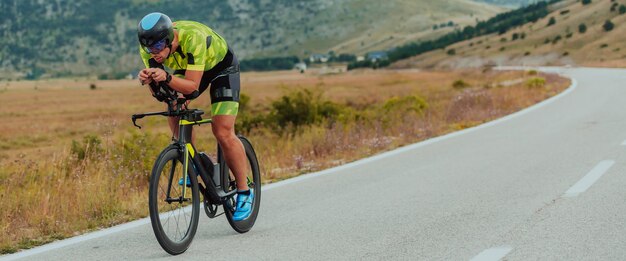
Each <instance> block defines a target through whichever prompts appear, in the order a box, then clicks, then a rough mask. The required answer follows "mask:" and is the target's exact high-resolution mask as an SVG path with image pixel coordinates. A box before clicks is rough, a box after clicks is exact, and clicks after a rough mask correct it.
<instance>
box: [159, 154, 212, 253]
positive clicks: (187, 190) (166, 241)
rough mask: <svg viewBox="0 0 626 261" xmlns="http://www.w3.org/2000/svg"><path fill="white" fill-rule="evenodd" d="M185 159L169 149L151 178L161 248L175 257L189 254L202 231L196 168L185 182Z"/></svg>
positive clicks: (162, 156)
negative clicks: (198, 233) (191, 246)
mask: <svg viewBox="0 0 626 261" xmlns="http://www.w3.org/2000/svg"><path fill="white" fill-rule="evenodd" d="M184 163H185V161H184V157H183V156H182V153H181V152H180V151H179V150H178V149H177V148H173V147H170V148H169V149H166V150H165V151H164V152H163V153H161V155H160V156H159V159H158V160H157V162H156V163H155V164H154V168H153V169H152V177H151V178H150V196H149V208H150V221H151V222H152V229H153V230H154V235H155V236H156V238H157V241H158V242H159V244H160V245H161V247H162V248H163V249H164V250H165V251H166V252H168V253H170V254H172V255H178V254H181V253H183V252H185V251H186V250H187V248H189V245H190V244H191V241H192V240H193V237H194V235H195V234H196V229H197V228H198V217H199V214H200V197H199V194H198V181H197V178H196V174H195V172H194V170H193V167H192V166H191V163H190V165H189V166H188V170H187V173H188V175H187V176H188V177H189V180H188V181H186V182H185V181H183V176H184V175H183V174H184V169H185V166H184Z"/></svg>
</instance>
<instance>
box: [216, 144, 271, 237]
mask: <svg viewBox="0 0 626 261" xmlns="http://www.w3.org/2000/svg"><path fill="white" fill-rule="evenodd" d="M239 139H240V140H241V143H243V147H244V149H245V152H246V159H247V161H246V162H247V163H248V173H247V182H248V187H250V189H253V190H254V200H253V202H252V213H251V214H250V217H248V218H247V219H244V220H241V221H235V220H233V213H234V212H235V207H236V205H235V198H234V197H233V198H230V199H228V202H226V203H225V204H224V213H226V219H227V220H228V223H229V224H230V226H231V227H232V228H233V229H234V230H235V231H237V232H239V233H246V232H248V231H249V230H250V229H251V228H252V226H254V222H255V221H256V217H257V215H258V214H259V207H260V204H261V172H260V170H259V161H258V160H257V157H256V153H255V152H254V148H252V144H251V143H250V141H248V139H246V138H245V137H243V136H239ZM220 154H221V153H220ZM220 156H221V155H220ZM220 158H221V159H220V163H221V164H222V166H223V168H222V173H221V175H222V182H223V184H222V187H223V188H225V189H224V190H225V191H226V192H228V191H232V190H236V189H237V186H236V184H235V176H234V175H233V173H232V171H230V169H229V168H228V166H227V165H226V163H225V162H224V158H223V157H220Z"/></svg>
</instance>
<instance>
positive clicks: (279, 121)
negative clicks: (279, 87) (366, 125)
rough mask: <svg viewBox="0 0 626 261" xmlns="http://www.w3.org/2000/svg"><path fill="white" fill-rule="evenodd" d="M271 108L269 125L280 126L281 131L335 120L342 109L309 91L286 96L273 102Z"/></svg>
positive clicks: (319, 93) (320, 95)
mask: <svg viewBox="0 0 626 261" xmlns="http://www.w3.org/2000/svg"><path fill="white" fill-rule="evenodd" d="M271 106H272V108H271V111H270V114H269V115H268V119H267V121H269V122H268V124H270V125H272V126H279V127H280V129H281V130H285V129H286V128H288V127H289V126H291V127H293V128H294V129H297V128H298V127H300V126H304V125H310V124H313V123H319V122H321V121H322V120H324V119H335V117H336V116H337V115H338V114H339V112H340V111H341V109H342V108H341V106H340V105H338V104H335V103H333V102H331V101H326V100H323V99H322V93H321V92H314V91H311V90H309V89H305V90H302V91H296V92H292V93H289V94H287V95H284V96H282V97H281V98H280V99H278V100H276V101H274V102H272V105H271Z"/></svg>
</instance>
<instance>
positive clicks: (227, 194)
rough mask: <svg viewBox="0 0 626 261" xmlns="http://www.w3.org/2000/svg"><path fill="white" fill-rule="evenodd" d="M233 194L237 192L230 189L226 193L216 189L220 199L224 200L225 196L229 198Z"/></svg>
mask: <svg viewBox="0 0 626 261" xmlns="http://www.w3.org/2000/svg"><path fill="white" fill-rule="evenodd" d="M235 194H237V190H236V189H234V190H231V191H229V192H228V193H226V192H224V191H223V190H218V191H217V196H219V197H220V198H221V199H222V200H225V199H227V198H230V197H232V196H234V195H235Z"/></svg>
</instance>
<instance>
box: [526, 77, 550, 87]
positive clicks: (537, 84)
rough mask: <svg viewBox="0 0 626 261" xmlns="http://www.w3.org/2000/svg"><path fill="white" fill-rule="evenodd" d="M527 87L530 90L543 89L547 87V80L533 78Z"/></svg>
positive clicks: (527, 83) (527, 82) (529, 80)
mask: <svg viewBox="0 0 626 261" xmlns="http://www.w3.org/2000/svg"><path fill="white" fill-rule="evenodd" d="M526 86H527V87H528V88H543V87H544V86H546V79H544V78H541V77H533V78H530V79H528V81H526Z"/></svg>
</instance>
